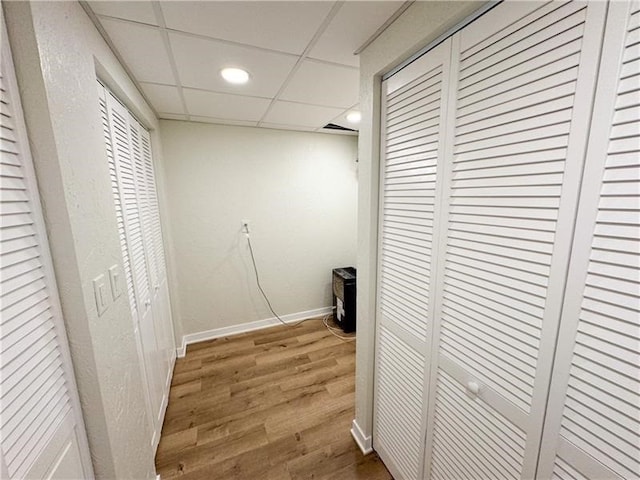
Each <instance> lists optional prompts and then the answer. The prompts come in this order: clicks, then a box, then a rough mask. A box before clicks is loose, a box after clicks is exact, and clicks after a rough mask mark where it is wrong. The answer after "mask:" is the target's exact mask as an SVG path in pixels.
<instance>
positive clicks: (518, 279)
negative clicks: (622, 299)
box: [426, 2, 606, 479]
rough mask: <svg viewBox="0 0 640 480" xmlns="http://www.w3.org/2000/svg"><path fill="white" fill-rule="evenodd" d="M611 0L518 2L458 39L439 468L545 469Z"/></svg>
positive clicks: (433, 454)
mask: <svg viewBox="0 0 640 480" xmlns="http://www.w3.org/2000/svg"><path fill="white" fill-rule="evenodd" d="M605 14H606V5H605V4H604V3H602V2H593V3H589V4H587V3H580V2H564V3H563V2H549V3H538V2H535V3H534V2H505V3H503V4H501V5H499V6H498V7H496V8H494V9H493V10H491V11H490V12H488V13H487V14H485V15H484V16H483V17H481V18H480V19H478V20H477V21H475V22H474V23H472V24H471V25H469V26H467V27H466V28H465V29H463V30H462V31H461V32H460V33H459V34H457V35H456V36H455V37H454V60H453V61H452V66H453V68H456V69H457V72H456V74H455V75H456V76H457V77H458V82H457V86H456V93H455V102H456V104H455V116H454V118H451V119H450V122H451V123H452V124H453V125H454V126H455V133H454V138H453V146H452V149H451V151H452V155H451V157H450V158H448V159H447V167H448V169H449V170H448V174H447V177H448V179H449V181H448V182H447V183H446V190H445V198H446V201H444V202H443V203H442V205H441V208H442V209H446V210H447V218H448V223H447V225H446V231H445V232H444V235H443V237H442V238H441V244H440V248H439V249H438V253H439V255H440V256H441V257H442V258H443V260H444V261H443V264H442V268H441V269H440V270H439V271H438V277H437V287H436V288H437V289H438V293H437V296H436V297H437V305H436V318H437V322H438V323H437V326H438V329H439V332H438V333H437V335H436V336H435V337H434V340H435V342H436V345H437V346H436V347H435V348H434V356H433V358H432V362H433V366H434V368H433V369H432V377H431V382H432V384H433V385H434V388H433V390H432V392H431V393H432V396H431V398H430V405H429V407H430V408H429V424H430V429H429V435H428V440H427V453H426V455H427V461H428V464H429V465H428V469H429V472H430V478H434V479H447V478H533V477H534V476H535V471H536V463H537V456H538V449H539V442H540V437H541V433H542V422H543V419H544V410H545V403H546V399H547V394H548V385H549V381H550V376H551V366H552V361H551V360H552V355H553V350H554V347H555V341H556V332H557V327H558V322H559V319H560V312H561V295H562V292H563V289H564V284H565V281H566V264H567V261H568V257H569V252H570V246H571V235H572V229H573V219H574V216H575V211H576V206H577V192H578V188H579V183H580V173H581V170H582V165H583V158H584V142H585V138H586V132H587V131H588V127H589V115H590V108H591V104H592V99H593V90H594V83H595V82H594V79H595V75H596V71H597V65H598V59H599V49H600V41H601V37H602V30H603V28H604V18H605Z"/></svg>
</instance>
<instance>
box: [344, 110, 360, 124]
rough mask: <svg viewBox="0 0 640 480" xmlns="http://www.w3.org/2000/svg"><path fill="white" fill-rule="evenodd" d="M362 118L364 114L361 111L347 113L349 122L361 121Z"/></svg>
mask: <svg viewBox="0 0 640 480" xmlns="http://www.w3.org/2000/svg"><path fill="white" fill-rule="evenodd" d="M361 118H362V115H361V114H360V112H349V113H348V114H347V122H349V123H360V119H361Z"/></svg>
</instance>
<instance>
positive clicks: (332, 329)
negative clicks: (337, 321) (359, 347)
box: [322, 313, 356, 342]
mask: <svg viewBox="0 0 640 480" xmlns="http://www.w3.org/2000/svg"><path fill="white" fill-rule="evenodd" d="M330 316H331V313H330V314H328V315H325V317H324V318H323V319H322V323H324V326H325V327H327V330H329V333H331V334H332V335H333V336H335V337H338V338H339V339H340V340H342V341H345V342H353V341H354V340H355V339H356V336H355V335H352V336H350V337H345V336H344V335H340V334H338V333H336V332H341V330H340V329H338V328H335V327H332V326H331V325H329V317H330Z"/></svg>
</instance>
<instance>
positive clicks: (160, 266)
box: [140, 126, 176, 389]
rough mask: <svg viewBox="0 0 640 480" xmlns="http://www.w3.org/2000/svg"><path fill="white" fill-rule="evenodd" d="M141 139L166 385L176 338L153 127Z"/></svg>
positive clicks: (155, 310)
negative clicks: (153, 147)
mask: <svg viewBox="0 0 640 480" xmlns="http://www.w3.org/2000/svg"><path fill="white" fill-rule="evenodd" d="M140 143H141V147H142V158H143V162H144V166H145V169H144V172H145V174H144V176H145V180H146V188H147V202H148V205H149V225H150V232H149V234H150V242H149V249H150V253H149V254H150V256H152V257H153V261H152V265H153V269H154V277H155V283H154V284H153V299H154V301H153V306H154V307H155V308H154V318H155V319H156V326H157V332H156V337H157V341H158V349H159V355H160V358H161V361H162V362H163V367H162V368H161V369H160V379H161V381H164V384H165V388H166V389H168V388H169V387H170V386H171V385H170V384H171V373H172V369H173V362H174V360H175V354H176V350H175V339H174V337H173V329H172V328H171V314H170V312H171V304H170V301H169V284H168V281H167V269H166V260H165V254H164V242H163V240H162V224H161V222H160V206H159V202H158V190H157V187H156V175H155V171H154V167H153V157H152V154H151V136H150V134H149V131H148V130H147V129H145V128H144V127H142V126H141V127H140Z"/></svg>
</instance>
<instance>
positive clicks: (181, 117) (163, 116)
mask: <svg viewBox="0 0 640 480" xmlns="http://www.w3.org/2000/svg"><path fill="white" fill-rule="evenodd" d="M158 116H159V117H160V118H161V119H162V120H186V119H187V116H186V115H174V114H173V113H160V114H158Z"/></svg>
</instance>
